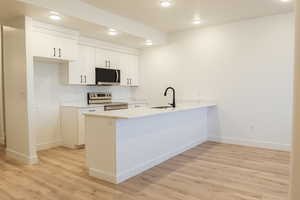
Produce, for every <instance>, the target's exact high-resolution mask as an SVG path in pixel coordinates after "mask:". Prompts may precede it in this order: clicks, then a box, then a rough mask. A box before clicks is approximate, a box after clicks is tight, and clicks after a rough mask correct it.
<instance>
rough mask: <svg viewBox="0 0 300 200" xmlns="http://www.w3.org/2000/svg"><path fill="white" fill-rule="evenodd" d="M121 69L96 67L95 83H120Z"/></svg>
mask: <svg viewBox="0 0 300 200" xmlns="http://www.w3.org/2000/svg"><path fill="white" fill-rule="evenodd" d="M120 83H121V71H120V70H118V69H107V68H96V85H120Z"/></svg>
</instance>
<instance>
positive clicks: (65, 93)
mask: <svg viewBox="0 0 300 200" xmlns="http://www.w3.org/2000/svg"><path fill="white" fill-rule="evenodd" d="M61 67H62V66H60V65H59V64H55V63H52V64H51V63H42V62H35V63H34V87H35V91H34V94H35V114H36V116H35V120H36V121H35V124H36V125H37V126H36V128H37V130H36V133H37V148H38V149H44V148H47V147H51V146H55V145H59V144H60V143H61V134H60V128H59V121H60V116H59V106H60V105H61V104H64V103H76V104H80V103H84V102H86V94H87V92H89V91H111V92H112V94H113V97H114V98H115V99H129V98H131V89H129V88H122V87H91V86H68V85H63V84H61V82H62V81H61V80H62V79H61V74H60V72H61Z"/></svg>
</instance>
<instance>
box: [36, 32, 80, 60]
mask: <svg viewBox="0 0 300 200" xmlns="http://www.w3.org/2000/svg"><path fill="white" fill-rule="evenodd" d="M31 37H32V39H31V41H32V43H31V48H32V54H33V56H34V57H39V58H50V59H58V60H66V61H75V60H77V58H78V45H77V40H74V39H71V38H65V37H59V36H56V35H51V34H47V33H42V32H35V31H33V32H32V34H31Z"/></svg>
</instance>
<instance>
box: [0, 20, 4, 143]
mask: <svg viewBox="0 0 300 200" xmlns="http://www.w3.org/2000/svg"><path fill="white" fill-rule="evenodd" d="M0 66H1V67H0V144H4V123H3V91H2V87H3V86H2V68H3V66H2V31H1V24H0Z"/></svg>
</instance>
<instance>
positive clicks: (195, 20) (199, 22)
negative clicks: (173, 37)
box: [193, 19, 202, 25]
mask: <svg viewBox="0 0 300 200" xmlns="http://www.w3.org/2000/svg"><path fill="white" fill-rule="evenodd" d="M201 23H202V22H201V20H200V19H194V20H193V24H195V25H198V24H201Z"/></svg>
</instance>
